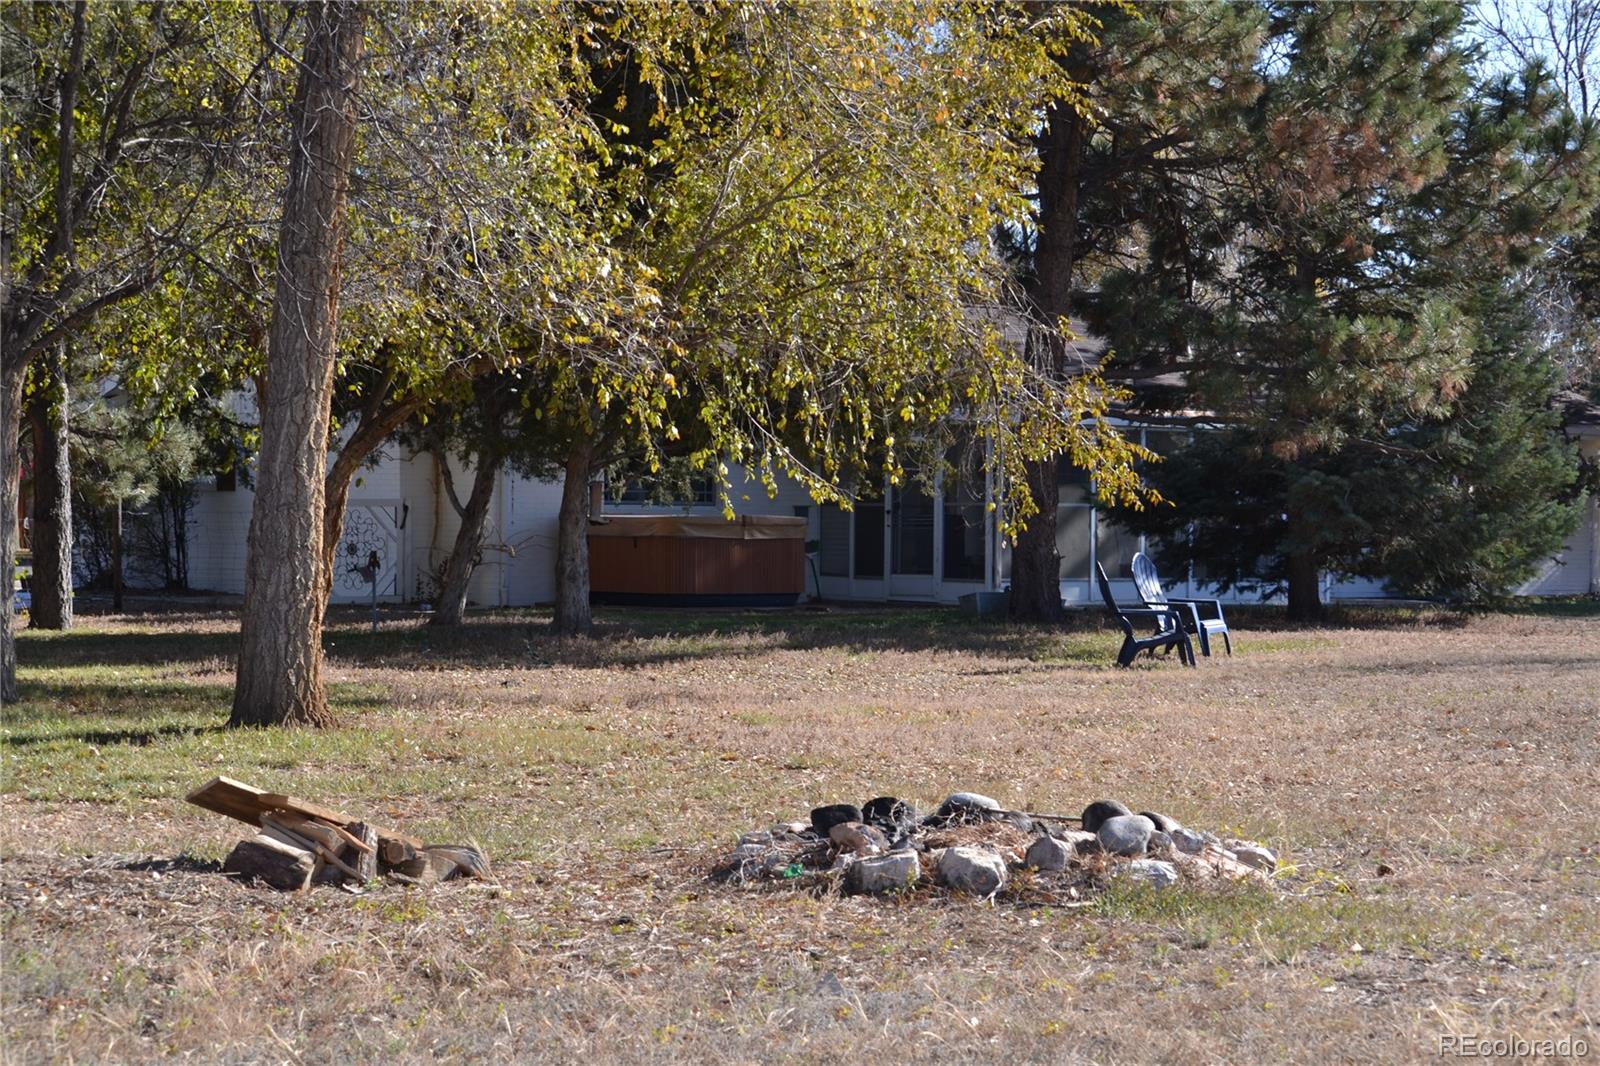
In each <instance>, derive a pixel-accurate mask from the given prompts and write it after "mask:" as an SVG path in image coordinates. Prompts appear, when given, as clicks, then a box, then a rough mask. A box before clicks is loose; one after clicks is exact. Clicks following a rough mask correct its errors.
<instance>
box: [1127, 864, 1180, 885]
mask: <svg viewBox="0 0 1600 1066" xmlns="http://www.w3.org/2000/svg"><path fill="white" fill-rule="evenodd" d="M1113 875H1114V876H1116V877H1126V878H1128V879H1129V880H1131V881H1138V882H1140V883H1142V884H1147V885H1154V886H1155V887H1156V888H1169V887H1171V886H1172V885H1175V884H1177V883H1178V868H1177V867H1176V866H1174V865H1172V864H1171V863H1170V862H1162V861H1161V860H1160V859H1134V860H1133V861H1132V862H1126V863H1123V864H1122V865H1120V866H1118V867H1117V868H1116V870H1114V871H1113Z"/></svg>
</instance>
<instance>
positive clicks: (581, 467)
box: [555, 438, 595, 636]
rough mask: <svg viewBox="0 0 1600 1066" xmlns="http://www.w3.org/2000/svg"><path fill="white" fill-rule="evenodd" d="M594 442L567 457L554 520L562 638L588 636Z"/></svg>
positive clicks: (582, 443) (580, 444) (585, 441)
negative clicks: (590, 500) (559, 504)
mask: <svg viewBox="0 0 1600 1066" xmlns="http://www.w3.org/2000/svg"><path fill="white" fill-rule="evenodd" d="M594 453H595V446H594V441H592V440H590V439H588V438H584V439H582V440H579V441H577V442H575V443H574V444H573V445H572V450H571V451H570V452H568V453H567V470H566V479H565V480H564V481H563V482H562V484H561V511H560V514H559V516H558V517H557V519H556V617H555V630H556V632H557V633H560V634H562V635H564V636H576V635H578V634H581V633H587V632H589V628H590V626H591V625H592V624H593V621H594V616H593V614H592V613H591V612H590V610H589V476H590V475H591V474H592V473H593V472H594V466H593V464H594Z"/></svg>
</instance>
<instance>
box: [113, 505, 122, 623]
mask: <svg viewBox="0 0 1600 1066" xmlns="http://www.w3.org/2000/svg"><path fill="white" fill-rule="evenodd" d="M122 580H123V579H122V500H121V499H120V498H119V499H118V500H117V502H116V503H115V504H114V505H113V506H112V508H111V609H112V610H113V611H115V612H117V613H118V614H121V613H122V589H123V584H122Z"/></svg>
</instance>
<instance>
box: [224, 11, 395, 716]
mask: <svg viewBox="0 0 1600 1066" xmlns="http://www.w3.org/2000/svg"><path fill="white" fill-rule="evenodd" d="M365 18H366V9H365V7H364V6H363V5H362V4H360V3H358V2H355V0H329V2H325V3H321V4H316V5H313V6H312V7H311V8H310V10H309V15H308V24H307V27H306V50H305V63H304V65H303V66H302V67H301V70H300V77H299V81H298V84H297V87H296V90H295V103H294V111H293V116H294V134H293V136H292V137H291V139H290V145H289V173H288V182H287V189H286V191H285V193H284V203H283V221H282V223H281V226H280V230H279V236H278V266H277V279H276V289H275V292H274V296H273V306H272V326H271V329H270V331H269V333H268V336H267V370H266V375H265V377H266V386H267V388H266V395H265V396H262V397H259V398H258V399H259V401H260V402H259V407H260V409H261V451H260V459H259V466H258V468H257V474H256V496H255V504H254V506H253V508H252V510H251V514H250V537H249V548H248V551H249V558H248V562H247V564H246V569H245V594H244V614H243V619H242V623H241V626H240V644H239V670H238V677H237V680H236V682H235V686H234V693H233V714H232V716H231V717H230V718H229V720H228V721H229V724H230V725H234V726H241V725H273V724H280V723H286V724H306V725H322V724H327V723H329V722H331V720H332V715H331V714H330V712H329V710H328V703H327V697H326V695H325V694H324V692H323V688H322V612H323V606H324V604H325V603H326V601H327V596H328V593H329V591H330V590H331V581H332V573H331V571H330V570H329V568H328V567H327V566H326V565H325V564H324V561H323V548H324V532H323V521H324V504H325V498H324V492H325V488H326V486H325V482H324V479H325V478H326V476H327V467H328V419H329V416H330V413H331V407H332V399H333V369H334V357H335V346H336V337H337V332H338V323H339V266H340V252H341V246H342V243H343V236H344V215H345V200H346V196H347V193H348V189H349V179H350V160H351V155H352V150H353V147H354V142H355V124H356V115H355V84H356V80H357V76H358V73H359V71H358V66H359V61H360V56H361V35H362V27H363V23H364V21H365Z"/></svg>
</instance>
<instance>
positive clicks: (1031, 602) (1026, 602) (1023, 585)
mask: <svg viewBox="0 0 1600 1066" xmlns="http://www.w3.org/2000/svg"><path fill="white" fill-rule="evenodd" d="M1027 471H1028V491H1029V492H1030V493H1031V494H1032V495H1033V502H1034V503H1036V504H1038V505H1039V513H1038V514H1035V515H1030V516H1029V517H1028V525H1027V528H1026V529H1024V530H1023V531H1022V533H1021V534H1020V535H1018V537H1017V543H1016V544H1015V545H1014V546H1013V547H1012V549H1011V591H1010V593H1009V594H1008V595H1007V597H1006V602H1007V607H1008V609H1009V610H1010V612H1011V617H1013V618H1017V619H1022V620H1025V621H1030V622H1055V621H1059V620H1060V619H1061V615H1062V606H1061V553H1060V552H1058V551H1057V550H1056V505H1057V503H1058V502H1059V501H1060V499H1061V486H1060V484H1059V483H1058V482H1057V479H1056V460H1054V459H1046V460H1043V461H1040V462H1031V463H1028V464H1027ZM1047 517H1048V520H1047ZM1046 534H1048V535H1046Z"/></svg>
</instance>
